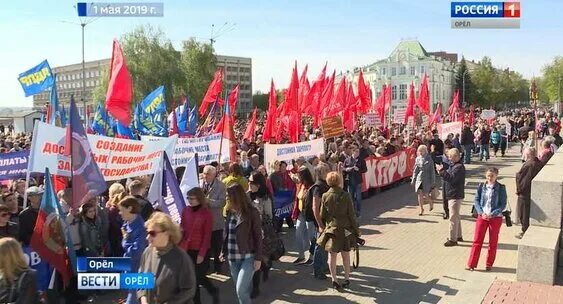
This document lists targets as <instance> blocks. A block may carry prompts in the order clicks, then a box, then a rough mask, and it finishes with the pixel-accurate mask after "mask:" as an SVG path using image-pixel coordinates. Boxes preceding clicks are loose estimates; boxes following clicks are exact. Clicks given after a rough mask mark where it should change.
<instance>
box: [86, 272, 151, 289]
mask: <svg viewBox="0 0 563 304" xmlns="http://www.w3.org/2000/svg"><path fill="white" fill-rule="evenodd" d="M153 288H154V274H153V273H101V272H100V273H79V274H78V289H80V290H92V289H97V290H100V289H153Z"/></svg>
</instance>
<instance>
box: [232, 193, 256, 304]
mask: <svg viewBox="0 0 563 304" xmlns="http://www.w3.org/2000/svg"><path fill="white" fill-rule="evenodd" d="M227 196H228V198H229V200H230V202H231V204H230V205H229V207H228V209H227V220H226V221H225V241H224V245H223V256H224V257H226V258H227V259H228V261H229V266H230V269H231V275H232V278H233V281H234V282H235V286H236V292H237V298H238V301H239V303H240V304H248V303H252V300H251V299H250V291H251V288H252V285H251V283H252V277H253V275H254V272H255V271H258V270H259V269H260V267H261V265H262V221H261V220H260V214H259V213H258V209H256V208H254V207H253V206H252V205H251V202H250V198H249V197H248V196H247V195H246V193H245V191H244V188H243V187H242V186H241V185H239V184H234V185H232V186H230V187H228V188H227Z"/></svg>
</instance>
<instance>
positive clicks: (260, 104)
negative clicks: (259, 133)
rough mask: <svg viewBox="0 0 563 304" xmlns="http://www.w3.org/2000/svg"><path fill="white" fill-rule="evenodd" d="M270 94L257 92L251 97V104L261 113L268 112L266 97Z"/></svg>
mask: <svg viewBox="0 0 563 304" xmlns="http://www.w3.org/2000/svg"><path fill="white" fill-rule="evenodd" d="M269 96H270V94H268V93H262V92H260V91H257V92H256V93H254V95H252V103H253V104H254V106H256V107H257V108H258V109H260V110H262V111H268V97H269Z"/></svg>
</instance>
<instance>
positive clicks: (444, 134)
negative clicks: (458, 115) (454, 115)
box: [438, 121, 463, 140]
mask: <svg viewBox="0 0 563 304" xmlns="http://www.w3.org/2000/svg"><path fill="white" fill-rule="evenodd" d="M462 127H463V124H462V122H461V121H454V122H449V123H443V124H438V134H440V138H441V139H442V140H445V139H447V138H448V134H453V135H456V134H461V129H462Z"/></svg>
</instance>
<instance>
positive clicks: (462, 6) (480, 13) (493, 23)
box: [450, 1, 520, 29]
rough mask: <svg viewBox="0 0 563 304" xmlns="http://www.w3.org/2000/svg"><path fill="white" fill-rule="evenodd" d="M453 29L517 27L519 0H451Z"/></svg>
mask: <svg viewBox="0 0 563 304" xmlns="http://www.w3.org/2000/svg"><path fill="white" fill-rule="evenodd" d="M450 10H451V28H453V29H518V28H520V2H519V1H512V2H451V8H450Z"/></svg>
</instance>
